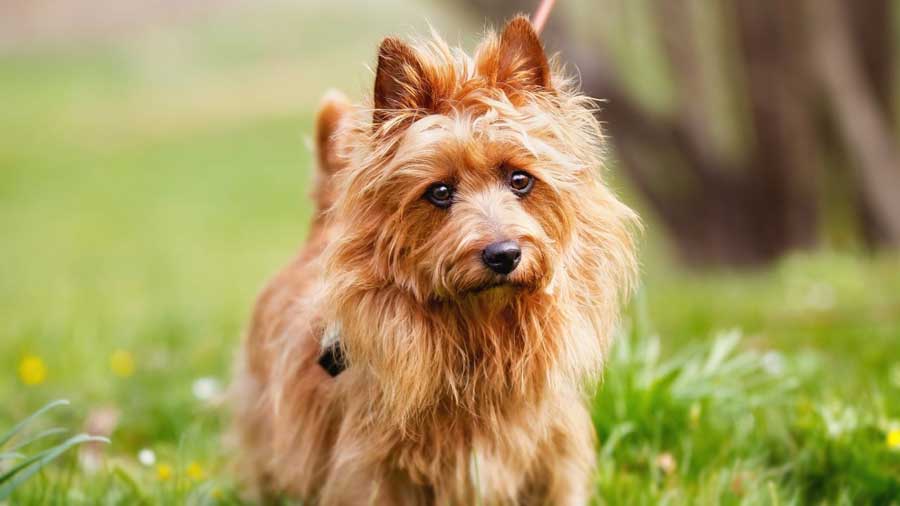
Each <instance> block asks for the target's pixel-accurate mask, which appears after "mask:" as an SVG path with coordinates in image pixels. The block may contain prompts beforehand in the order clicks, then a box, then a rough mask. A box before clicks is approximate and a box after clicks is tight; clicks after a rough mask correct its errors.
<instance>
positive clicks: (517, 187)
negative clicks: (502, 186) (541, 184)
mask: <svg viewBox="0 0 900 506" xmlns="http://www.w3.org/2000/svg"><path fill="white" fill-rule="evenodd" d="M533 186H534V178H533V177H532V176H531V174H529V173H527V172H525V171H524V170H517V171H513V173H512V174H510V175H509V187H510V188H512V191H513V193H515V194H516V195H519V196H523V195H527V194H528V192H530V191H531V188H532V187H533Z"/></svg>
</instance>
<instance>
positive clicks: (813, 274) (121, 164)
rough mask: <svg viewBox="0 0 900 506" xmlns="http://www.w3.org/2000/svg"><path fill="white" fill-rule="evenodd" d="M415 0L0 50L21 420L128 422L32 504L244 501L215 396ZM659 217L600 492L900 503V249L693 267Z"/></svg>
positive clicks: (609, 409) (607, 397) (4, 259)
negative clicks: (741, 268) (317, 169)
mask: <svg viewBox="0 0 900 506" xmlns="http://www.w3.org/2000/svg"><path fill="white" fill-rule="evenodd" d="M404 6H405V4H404V3H403V2H401V1H399V0H398V1H396V2H393V3H389V4H388V7H386V8H385V9H383V10H381V11H379V12H378V13H375V14H371V13H365V12H362V11H359V10H358V9H357V10H356V11H355V12H356V14H355V15H348V14H347V12H345V9H346V6H345V5H343V4H340V5H337V6H326V5H325V4H318V3H313V4H311V5H310V6H305V7H299V8H293V10H292V9H291V8H287V7H277V6H276V7H269V8H267V9H269V10H266V9H262V8H260V9H257V10H251V11H249V12H241V13H237V14H231V15H226V14H222V15H217V16H213V17H211V18H207V19H204V20H193V21H184V22H181V23H180V24H178V25H176V26H174V27H169V28H165V29H159V30H151V31H147V32H141V33H142V34H143V35H140V36H135V37H133V38H129V39H127V40H125V41H124V42H123V41H122V40H120V39H116V41H115V42H105V43H84V44H80V45H75V46H72V47H37V48H31V49H29V50H27V51H19V52H17V53H8V54H4V55H3V56H0V96H3V97H4V114H2V115H0V131H2V133H3V135H2V136H0V230H2V231H3V239H2V241H0V371H2V372H0V399H2V400H3V402H0V433H2V432H3V431H4V430H5V429H6V428H7V427H12V426H13V425H14V423H15V422H16V421H19V420H21V419H23V418H25V416H26V415H27V414H28V413H31V412H33V411H34V410H36V409H37V408H39V407H40V406H42V405H44V404H45V403H47V402H49V401H51V400H53V399H57V398H67V399H71V401H72V408H71V409H69V410H55V411H53V412H51V413H48V414H47V415H45V416H46V417H47V420H46V421H45V424H46V426H50V425H52V426H65V427H69V428H70V429H71V430H72V431H73V432H81V431H84V430H88V429H89V428H91V427H93V426H95V425H96V423H97V420H100V419H103V418H104V417H107V418H110V417H111V418H115V419H116V420H115V423H114V424H113V425H114V427H115V428H114V430H113V431H112V433H111V434H110V440H111V443H110V444H109V445H108V447H107V448H106V455H107V456H108V458H107V460H106V461H105V464H104V465H103V466H101V467H100V468H98V469H93V470H92V469H90V466H85V464H84V460H85V453H84V451H81V450H72V451H70V452H69V453H67V454H65V455H64V456H63V458H62V459H60V460H58V461H57V462H55V463H54V464H52V465H49V466H48V467H46V468H45V469H44V470H43V471H42V472H41V473H39V474H38V475H36V476H35V477H33V478H32V479H31V480H30V481H29V482H27V483H26V484H25V485H24V487H22V488H19V489H18V490H17V492H16V493H15V495H13V497H12V498H11V500H10V502H9V504H15V505H17V506H18V505H38V504H239V502H238V500H237V498H236V497H235V495H234V489H233V485H232V484H233V482H234V477H233V476H232V475H231V474H230V472H229V470H228V468H227V462H228V457H229V456H228V454H227V452H226V451H225V450H223V447H222V444H221V437H222V431H223V427H224V425H225V413H224V410H223V409H222V408H221V407H220V406H218V405H217V404H216V403H215V402H214V398H215V393H216V391H217V390H220V389H221V388H222V387H223V386H224V385H225V384H226V383H227V381H228V377H229V371H230V365H231V361H232V357H233V353H234V350H235V349H236V345H237V342H238V340H239V337H240V334H241V332H242V329H243V328H244V325H245V324H246V321H247V317H248V312H249V309H250V307H251V304H252V301H253V297H254V295H255V293H256V291H257V290H258V289H259V287H260V285H261V283H262V282H263V280H264V279H265V278H266V276H267V275H269V274H270V273H271V272H273V271H274V270H275V269H276V268H277V267H278V266H279V265H280V264H282V263H283V262H284V261H285V260H286V259H287V258H289V256H290V255H291V254H292V252H293V251H294V250H295V248H296V247H297V245H298V244H299V242H300V241H301V239H302V237H303V235H304V230H305V229H304V227H305V223H306V221H307V219H308V216H309V206H308V201H307V199H306V197H305V192H306V188H307V182H308V172H309V162H310V156H309V154H308V152H307V150H306V149H305V147H304V140H303V139H304V137H305V136H309V135H310V133H311V132H310V128H311V115H312V111H313V110H314V107H315V102H316V100H317V98H318V96H319V95H320V94H321V92H322V91H323V90H324V88H325V87H326V86H328V85H334V84H336V83H342V87H343V88H344V89H345V90H347V91H349V92H351V93H354V92H358V91H359V90H361V89H362V83H364V82H365V77H364V69H363V66H362V63H364V62H370V61H371V59H372V54H373V52H374V49H373V48H374V44H375V41H376V40H377V38H378V37H379V36H380V35H381V34H380V33H378V32H376V31H375V30H374V29H373V28H372V27H373V26H378V27H379V28H380V29H383V30H384V31H385V32H401V33H403V32H408V31H409V27H410V26H413V25H416V26H419V27H421V26H422V23H421V19H422V17H421V15H420V14H419V13H411V12H409V9H405V7H404ZM427 9H429V10H430V12H432V16H431V19H432V21H434V22H436V24H438V27H439V28H442V29H444V30H445V31H446V30H449V32H450V33H454V32H453V29H454V27H456V26H458V25H456V24H454V23H456V21H454V19H455V18H454V17H452V16H451V17H450V18H445V17H443V16H442V15H441V11H435V10H434V9H435V8H434V7H430V6H429V7H427ZM309 19H316V20H318V21H319V22H318V23H310V22H309V21H308V20H309ZM367 21H368V22H367ZM439 21H440V22H439ZM441 22H442V23H444V24H443V25H442V24H441ZM297 26H303V27H313V26H314V27H318V28H310V30H315V31H307V32H302V33H300V32H298V31H297V30H296V27H297ZM325 27H332V28H333V27H341V28H336V29H335V30H344V32H341V35H342V36H332V35H334V34H332V32H330V31H329V30H326V29H325ZM467 30H468V31H469V32H471V29H467ZM346 34H352V36H350V35H346ZM451 39H453V37H451ZM322 41H325V42H322ZM361 76H362V77H361ZM348 83H349V84H348ZM357 95H359V93H357ZM649 225H650V226H649V232H648V239H647V243H648V244H647V245H646V246H645V248H644V252H645V255H644V256H645V260H644V264H645V276H644V286H643V288H642V290H641V293H640V294H639V297H638V299H637V301H636V302H635V303H634V304H633V305H632V307H631V308H630V309H629V315H628V318H627V322H628V324H627V325H626V329H625V332H624V335H623V337H622V338H621V339H619V341H618V343H617V345H616V347H615V348H614V350H613V354H612V357H611V358H610V364H609V367H608V370H607V372H606V377H605V381H604V384H603V386H602V389H601V390H600V392H599V393H598V395H597V396H596V398H595V399H594V401H593V412H594V419H595V423H596V426H597V431H598V435H599V438H600V441H601V445H600V448H599V449H598V452H599V455H600V459H599V461H600V467H599V469H598V474H597V480H596V489H597V494H596V499H595V501H596V503H597V504H616V505H618V504H648V505H649V504H715V503H721V504H779V505H780V504H835V505H837V504H900V502H898V499H897V497H900V449H892V448H891V445H890V444H889V443H890V441H889V434H891V430H892V429H893V430H898V429H900V259H898V258H897V257H879V258H866V257H862V256H860V255H856V254H851V253H840V252H821V253H816V254H807V255H797V256H794V257H791V258H788V259H785V260H784V261H783V262H782V263H781V264H779V265H778V266H776V267H774V268H773V269H770V270H767V271H763V272H745V273H732V272H718V273H707V274H702V275H701V274H695V273H686V272H682V271H680V270H679V269H678V268H676V267H674V266H673V265H672V264H671V262H670V261H668V260H667V259H666V258H667V257H666V253H665V246H664V244H662V240H661V239H660V233H659V232H658V230H656V228H655V227H654V225H653V223H652V222H651V223H650V224H649ZM23 366H24V367H23ZM210 394H212V396H213V400H210V398H209V396H210ZM48 415H49V416H48ZM40 428H41V427H38V429H40ZM897 437H900V436H897ZM141 450H150V451H152V454H153V456H154V459H152V460H153V462H152V463H150V464H145V463H149V462H150V461H151V459H149V458H145V459H144V462H145V463H142V462H141V461H140V460H139V458H138V453H139V452H140V451H141ZM148 455H149V453H148V452H144V457H147V456H148Z"/></svg>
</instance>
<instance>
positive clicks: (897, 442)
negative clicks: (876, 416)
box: [885, 429, 900, 450]
mask: <svg viewBox="0 0 900 506" xmlns="http://www.w3.org/2000/svg"><path fill="white" fill-rule="evenodd" d="M885 442H886V443H887V445H888V448H890V449H891V450H900V429H891V430H889V431H888V433H887V437H886V438H885Z"/></svg>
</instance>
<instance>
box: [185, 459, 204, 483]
mask: <svg viewBox="0 0 900 506" xmlns="http://www.w3.org/2000/svg"><path fill="white" fill-rule="evenodd" d="M184 473H185V474H186V475H187V477H188V478H190V479H192V480H194V481H200V480H202V479H203V476H204V474H205V473H204V472H203V468H202V467H200V464H198V463H196V462H191V463H190V464H188V466H187V469H185V470H184Z"/></svg>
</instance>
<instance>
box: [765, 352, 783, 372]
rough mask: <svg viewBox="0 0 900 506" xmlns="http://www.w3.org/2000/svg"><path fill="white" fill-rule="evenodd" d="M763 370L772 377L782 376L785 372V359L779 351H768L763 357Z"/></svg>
mask: <svg viewBox="0 0 900 506" xmlns="http://www.w3.org/2000/svg"><path fill="white" fill-rule="evenodd" d="M762 368H763V369H765V371H766V372H767V373H769V374H770V375H772V376H781V373H783V372H784V357H783V356H782V355H781V353H778V352H777V351H768V352H766V354H765V355H763V356H762Z"/></svg>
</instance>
